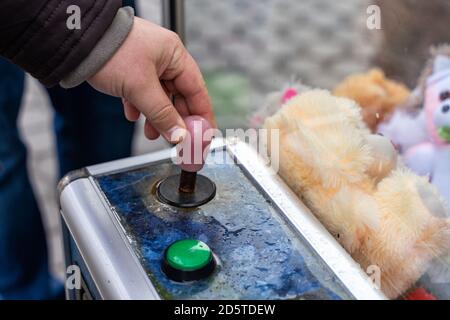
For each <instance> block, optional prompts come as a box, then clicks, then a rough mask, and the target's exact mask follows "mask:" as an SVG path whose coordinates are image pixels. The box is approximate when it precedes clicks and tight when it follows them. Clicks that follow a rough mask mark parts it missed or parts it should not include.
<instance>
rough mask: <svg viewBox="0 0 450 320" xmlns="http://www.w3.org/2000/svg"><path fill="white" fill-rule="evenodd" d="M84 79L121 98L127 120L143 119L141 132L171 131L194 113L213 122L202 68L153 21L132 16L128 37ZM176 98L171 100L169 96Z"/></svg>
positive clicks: (168, 134)
mask: <svg viewBox="0 0 450 320" xmlns="http://www.w3.org/2000/svg"><path fill="white" fill-rule="evenodd" d="M88 82H89V83H90V84H91V85H92V86H93V87H94V88H95V89H97V90H99V91H101V92H104V93H106V94H109V95H113V96H116V97H121V98H122V100H123V105H124V110H125V116H126V118H127V119H128V120H130V121H136V120H138V118H139V116H140V114H141V113H142V114H143V115H144V116H145V118H146V121H145V130H144V131H145V135H146V137H147V138H149V139H151V140H154V139H157V138H158V137H159V135H160V134H162V135H163V137H164V138H165V139H166V140H167V141H169V142H171V143H177V142H179V141H178V140H174V138H173V137H171V136H172V134H173V133H174V132H175V131H177V132H178V133H179V132H180V130H177V129H186V125H185V123H184V121H183V119H182V118H184V117H187V116H189V115H198V116H201V117H203V118H205V119H207V120H208V121H209V123H210V124H211V126H213V127H216V122H215V119H214V114H213V112H212V107H211V102H210V99H209V96H208V92H207V89H206V86H205V82H204V80H203V78H202V75H201V73H200V70H199V68H198V66H197V64H196V63H195V61H194V59H193V58H192V56H191V55H190V54H189V53H188V51H187V50H186V48H185V47H184V46H183V44H182V42H181V41H180V39H179V37H178V36H177V35H176V34H175V33H173V32H171V31H169V30H167V29H164V28H162V27H160V26H158V25H156V24H153V23H151V22H148V21H145V20H143V19H140V18H135V20H134V25H133V28H132V30H131V31H130V34H129V35H128V37H127V39H126V40H125V42H124V43H123V45H122V46H121V48H120V49H119V50H118V51H117V52H116V53H115V55H114V56H113V57H112V58H111V59H110V60H109V61H108V62H107V63H106V65H105V66H104V67H103V68H102V69H101V70H100V71H99V72H97V74H95V75H94V76H93V77H91V78H90V79H89V80H88ZM173 97H175V104H173V103H172V98H173Z"/></svg>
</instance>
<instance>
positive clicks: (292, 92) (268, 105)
mask: <svg viewBox="0 0 450 320" xmlns="http://www.w3.org/2000/svg"><path fill="white" fill-rule="evenodd" d="M309 89H310V88H309V87H307V86H304V85H303V84H301V83H299V82H296V83H293V84H291V85H289V86H287V87H286V88H285V89H283V90H281V91H278V92H272V93H271V94H269V95H268V97H267V99H266V101H265V102H264V104H263V105H262V107H260V108H258V109H257V110H256V112H255V113H253V114H252V116H251V117H250V121H249V125H250V127H252V128H259V127H261V126H262V125H263V123H264V121H265V120H266V118H268V117H270V116H272V115H273V114H275V113H276V112H277V111H278V110H280V108H281V107H282V106H283V105H284V104H286V103H287V102H288V101H289V100H291V99H292V98H294V97H295V96H297V95H298V94H300V93H302V92H304V91H307V90H309Z"/></svg>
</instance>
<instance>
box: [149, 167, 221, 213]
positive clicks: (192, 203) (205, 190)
mask: <svg viewBox="0 0 450 320" xmlns="http://www.w3.org/2000/svg"><path fill="white" fill-rule="evenodd" d="M156 194H157V196H158V198H159V199H160V200H161V201H162V202H164V203H166V204H169V205H171V206H175V207H179V208H195V207H199V206H201V205H203V204H205V203H207V202H209V201H211V200H212V199H213V198H214V196H215V195H216V185H215V184H214V182H212V181H211V180H210V179H209V178H207V177H205V176H202V175H200V174H196V173H190V172H186V171H182V173H181V174H177V175H174V176H170V177H167V178H165V179H164V180H161V181H160V182H159V183H158V185H157V187H156Z"/></svg>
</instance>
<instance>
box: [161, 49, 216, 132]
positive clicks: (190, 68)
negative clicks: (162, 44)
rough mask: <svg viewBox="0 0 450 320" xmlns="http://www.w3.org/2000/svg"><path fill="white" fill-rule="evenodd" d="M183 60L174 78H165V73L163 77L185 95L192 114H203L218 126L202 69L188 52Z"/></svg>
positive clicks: (202, 115)
mask: <svg viewBox="0 0 450 320" xmlns="http://www.w3.org/2000/svg"><path fill="white" fill-rule="evenodd" d="M183 60H184V61H182V62H181V63H179V64H178V65H179V70H176V71H175V73H174V77H173V78H172V79H165V78H164V75H163V76H162V78H163V79H164V80H171V81H172V83H173V86H174V89H175V91H176V92H177V94H180V95H181V96H183V97H184V99H185V101H186V104H187V108H188V111H189V113H190V114H191V115H198V116H201V117H203V118H205V119H206V120H208V122H209V123H210V124H211V126H212V127H214V128H217V123H216V120H215V116H214V113H213V110H212V104H211V99H210V97H209V95H208V89H207V88H206V84H205V80H204V79H203V76H202V74H201V72H200V69H199V67H198V65H197V63H196V62H195V61H194V59H193V58H192V56H191V55H190V54H189V53H188V52H186V55H185V58H184V59H183ZM172 71H174V70H172Z"/></svg>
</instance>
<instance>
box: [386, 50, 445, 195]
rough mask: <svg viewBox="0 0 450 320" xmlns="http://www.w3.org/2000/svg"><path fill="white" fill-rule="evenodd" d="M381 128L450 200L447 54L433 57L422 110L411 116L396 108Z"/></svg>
mask: <svg viewBox="0 0 450 320" xmlns="http://www.w3.org/2000/svg"><path fill="white" fill-rule="evenodd" d="M380 132H381V133H382V134H384V135H386V136H388V137H389V138H390V139H392V140H393V142H394V143H395V144H396V145H397V146H399V148H400V150H401V151H402V152H403V155H404V161H405V164H406V165H407V166H408V167H410V168H411V169H412V170H414V171H415V172H416V173H418V174H420V175H429V177H430V180H431V181H432V183H433V184H434V185H435V186H436V187H437V188H438V190H439V191H440V193H441V195H442V196H443V197H444V198H445V199H446V201H447V204H450V58H449V57H448V56H446V55H439V56H437V57H436V58H435V59H434V64H433V72H432V74H431V75H430V76H429V77H428V78H427V79H426V87H425V92H424V105H423V109H422V111H421V112H420V113H419V114H417V115H415V116H411V115H410V114H407V113H405V112H404V111H400V112H397V113H396V114H394V116H393V117H392V119H391V121H390V122H389V123H387V124H384V125H381V126H380Z"/></svg>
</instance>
